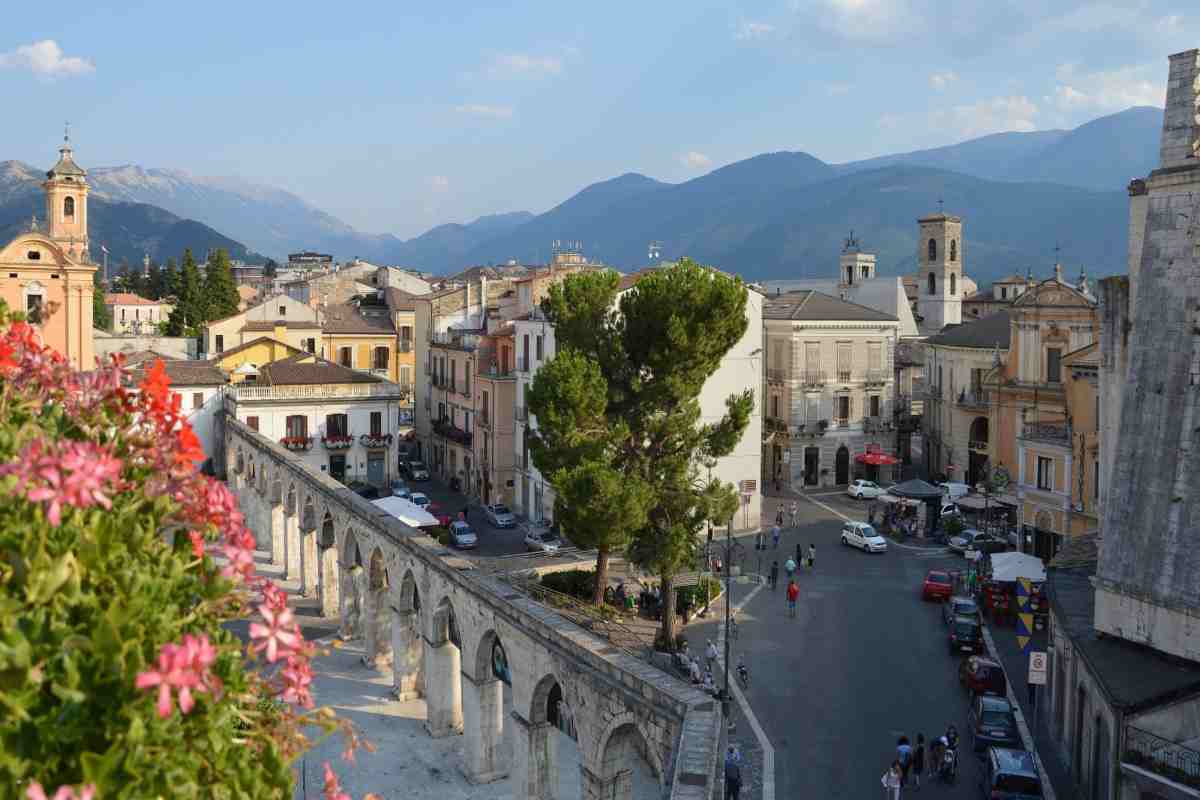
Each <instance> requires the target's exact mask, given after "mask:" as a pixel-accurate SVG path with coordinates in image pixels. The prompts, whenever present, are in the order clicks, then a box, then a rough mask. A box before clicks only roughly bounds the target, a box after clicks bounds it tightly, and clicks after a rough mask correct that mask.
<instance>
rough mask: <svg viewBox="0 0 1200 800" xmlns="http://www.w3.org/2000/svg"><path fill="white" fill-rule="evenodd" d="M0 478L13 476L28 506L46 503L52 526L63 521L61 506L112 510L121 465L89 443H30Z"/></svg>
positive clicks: (0, 467) (5, 467)
mask: <svg viewBox="0 0 1200 800" xmlns="http://www.w3.org/2000/svg"><path fill="white" fill-rule="evenodd" d="M0 475H16V476H17V486H16V491H17V493H18V494H23V495H24V496H25V499H26V500H28V501H30V502H31V503H46V519H47V520H48V521H49V522H50V524H51V525H58V524H59V523H60V522H61V521H62V509H63V506H73V507H75V508H90V507H91V506H101V507H102V508H106V509H107V508H111V507H112V503H111V501H110V500H109V494H111V493H112V492H114V491H116V490H118V489H119V488H120V477H121V462H120V461H119V460H118V459H116V458H114V457H113V455H112V454H111V453H110V452H109V451H108V450H107V449H106V448H103V447H101V446H99V445H97V444H94V443H92V442H76V441H70V440H62V441H57V442H47V441H46V440H45V439H37V440H35V441H33V442H30V443H29V444H28V445H26V446H25V448H24V449H23V450H22V451H21V454H20V455H19V456H17V460H16V461H14V462H13V463H11V464H4V465H3V466H0Z"/></svg>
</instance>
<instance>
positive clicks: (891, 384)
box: [762, 289, 900, 486]
mask: <svg viewBox="0 0 1200 800" xmlns="http://www.w3.org/2000/svg"><path fill="white" fill-rule="evenodd" d="M762 319H763V346H762V348H763V352H764V354H765V369H766V386H765V388H764V390H763V398H764V408H763V426H762V431H763V463H764V472H765V475H764V479H765V480H768V481H774V480H777V479H778V480H780V481H784V482H787V483H790V484H792V485H795V486H800V485H803V486H833V485H844V484H847V483H849V482H850V481H851V480H853V479H854V478H855V477H856V476H859V475H864V476H867V477H874V478H878V477H880V475H879V474H878V470H879V469H880V468H876V467H869V466H865V465H863V464H861V463H860V461H859V459H858V457H859V456H864V455H865V454H866V453H867V452H868V449H875V448H876V447H878V449H880V450H881V451H883V452H890V451H891V450H892V449H893V447H894V442H895V436H894V433H893V432H892V425H893V416H892V403H893V400H894V397H895V374H894V370H893V355H894V351H895V347H896V341H897V339H898V329H899V325H900V322H899V320H898V319H897V318H896V317H895V316H894V315H891V314H886V313H884V312H882V311H877V310H875V309H873V308H868V307H866V306H861V305H857V304H855V303H851V302H848V301H846V300H842V299H840V298H837V297H832V296H830V295H827V294H822V293H821V292H817V291H814V290H811V289H809V290H804V291H796V292H788V293H787V294H779V295H774V296H771V297H768V298H766V299H765V300H764V301H763V308H762ZM882 469H884V470H887V469H888V468H887V467H883V468H882Z"/></svg>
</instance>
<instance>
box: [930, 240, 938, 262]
mask: <svg viewBox="0 0 1200 800" xmlns="http://www.w3.org/2000/svg"><path fill="white" fill-rule="evenodd" d="M929 260H930V261H937V242H936V241H935V240H933V239H930V240H929Z"/></svg>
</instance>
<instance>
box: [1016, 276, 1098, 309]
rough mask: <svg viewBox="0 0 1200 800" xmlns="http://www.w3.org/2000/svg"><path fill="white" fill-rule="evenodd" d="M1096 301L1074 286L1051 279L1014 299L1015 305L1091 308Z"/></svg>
mask: <svg viewBox="0 0 1200 800" xmlns="http://www.w3.org/2000/svg"><path fill="white" fill-rule="evenodd" d="M1092 305H1094V303H1093V302H1092V300H1090V299H1089V298H1088V297H1087V296H1086V295H1084V294H1083V293H1082V292H1080V291H1079V290H1078V289H1076V288H1075V287H1073V286H1068V285H1067V284H1065V283H1059V282H1058V281H1055V280H1049V281H1046V282H1045V283H1040V284H1038V285H1037V286H1034V287H1033V288H1031V289H1028V290H1026V291H1025V292H1024V293H1023V294H1022V295H1021V296H1020V297H1018V298H1017V299H1016V300H1015V301H1013V307H1020V306H1075V307H1078V308H1090V307H1091V306H1092Z"/></svg>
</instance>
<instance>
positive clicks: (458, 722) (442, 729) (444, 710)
mask: <svg viewBox="0 0 1200 800" xmlns="http://www.w3.org/2000/svg"><path fill="white" fill-rule="evenodd" d="M461 670H462V661H461V655H460V653H459V651H458V647H457V646H455V645H454V643H452V642H443V643H442V644H440V645H434V644H430V643H429V642H428V641H426V642H425V713H426V719H425V730H427V731H429V735H430V736H432V737H433V738H435V739H441V738H443V737H446V736H453V735H455V734H459V733H462V730H463V716H462V685H461V681H460V673H461Z"/></svg>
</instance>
